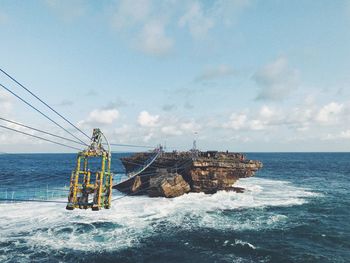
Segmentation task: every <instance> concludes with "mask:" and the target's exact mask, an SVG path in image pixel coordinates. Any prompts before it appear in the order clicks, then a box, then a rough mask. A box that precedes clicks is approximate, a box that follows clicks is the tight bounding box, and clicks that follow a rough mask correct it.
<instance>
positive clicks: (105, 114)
mask: <svg viewBox="0 0 350 263" xmlns="http://www.w3.org/2000/svg"><path fill="white" fill-rule="evenodd" d="M119 115H120V114H119V111H118V110H117V109H95V110H93V111H91V112H90V113H89V116H88V117H87V119H86V120H83V121H80V122H79V123H78V125H79V126H84V125H89V126H92V125H109V124H112V123H113V122H114V121H115V120H117V119H118V118H119Z"/></svg>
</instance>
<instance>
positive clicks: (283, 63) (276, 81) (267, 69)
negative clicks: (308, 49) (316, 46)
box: [253, 57, 299, 100]
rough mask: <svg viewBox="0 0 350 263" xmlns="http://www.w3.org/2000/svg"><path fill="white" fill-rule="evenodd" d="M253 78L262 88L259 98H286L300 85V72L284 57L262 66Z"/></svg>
mask: <svg viewBox="0 0 350 263" xmlns="http://www.w3.org/2000/svg"><path fill="white" fill-rule="evenodd" d="M253 79H254V80H255V82H256V83H257V84H258V86H259V88H260V90H259V94H258V96H257V99H259V100H281V99H284V98H286V97H288V95H289V94H290V93H291V92H292V91H293V90H295V89H297V88H298V86H299V72H298V71H297V70H296V69H292V68H290V67H289V65H288V61H287V59H286V58H284V57H279V58H277V59H276V60H275V61H273V62H271V63H269V64H267V65H265V66H264V67H262V68H261V69H260V70H258V71H257V72H256V73H255V74H254V76H253Z"/></svg>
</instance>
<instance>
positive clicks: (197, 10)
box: [179, 2, 214, 38]
mask: <svg viewBox="0 0 350 263" xmlns="http://www.w3.org/2000/svg"><path fill="white" fill-rule="evenodd" d="M179 26H180V27H186V26H187V27H188V28H189V31H190V32H191V34H192V36H193V37H194V38H201V37H204V36H205V35H206V34H207V33H208V31H209V30H210V29H211V28H212V27H213V26H214V20H213V19H212V18H211V17H209V15H208V14H205V13H204V11H203V9H202V6H201V5H200V3H199V2H194V3H192V4H191V5H190V7H189V8H188V10H187V12H186V13H185V14H184V15H183V16H182V17H181V18H180V19H179Z"/></svg>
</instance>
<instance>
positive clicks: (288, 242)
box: [0, 153, 350, 263]
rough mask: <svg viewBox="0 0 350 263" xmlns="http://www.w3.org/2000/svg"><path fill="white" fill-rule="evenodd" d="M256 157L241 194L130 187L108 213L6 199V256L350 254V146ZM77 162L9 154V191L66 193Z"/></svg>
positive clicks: (270, 258)
mask: <svg viewBox="0 0 350 263" xmlns="http://www.w3.org/2000/svg"><path fill="white" fill-rule="evenodd" d="M122 155H123V154H117V155H114V157H113V171H114V172H116V173H121V172H123V167H122V166H121V163H120V161H119V159H118V158H119V157H120V156H122ZM247 156H248V158H249V159H255V160H261V161H262V162H263V163H264V168H263V169H262V170H261V171H259V172H258V173H257V174H256V176H255V177H252V178H246V179H241V180H239V182H238V183H237V185H238V186H242V187H244V188H246V191H245V193H241V194H239V193H231V192H229V193H228V192H218V193H216V194H213V195H205V194H202V193H190V194H187V195H184V196H181V197H178V198H174V199H166V198H148V197H145V196H128V197H125V198H122V199H120V200H117V201H115V202H114V203H113V204H112V208H111V209H109V210H103V211H99V212H93V211H90V210H86V211H85V210H74V211H66V210H65V204H63V203H62V204H61V203H37V202H19V203H12V202H0V262H123V263H125V262H152V263H154V262H350V195H349V192H350V154H349V153H248V154H247ZM74 164H75V155H73V154H9V155H7V154H4V155H0V184H1V185H0V198H3V199H20V198H32V199H47V198H48V199H50V200H62V201H65V200H66V195H67V192H66V187H65V186H67V185H68V184H69V177H70V174H71V171H72V169H73V167H74ZM114 194H115V195H116V196H117V195H120V193H118V192H116V193H114Z"/></svg>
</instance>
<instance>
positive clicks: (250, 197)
mask: <svg viewBox="0 0 350 263" xmlns="http://www.w3.org/2000/svg"><path fill="white" fill-rule="evenodd" d="M237 186H240V187H244V188H245V189H246V191H245V192H244V193H234V192H225V191H221V192H218V193H216V194H213V195H206V194H203V193H189V194H186V195H183V196H181V197H178V198H174V199H166V198H148V197H145V196H133V197H131V196H130V197H125V198H122V199H120V200H118V201H116V202H115V203H113V205H112V208H111V209H109V210H102V211H99V212H93V211H91V210H74V211H66V210H65V205H64V204H52V203H16V204H13V203H7V204H0V215H1V216H0V231H1V236H0V261H1V262H10V261H12V260H14V258H11V257H16V260H17V261H28V260H29V258H28V255H30V254H31V253H33V251H36V253H38V251H39V253H40V251H42V252H43V253H48V251H54V252H52V253H64V252H62V251H64V250H78V251H90V252H91V251H116V250H122V249H124V248H128V247H137V246H138V245H139V244H140V242H141V239H144V238H147V237H149V236H152V235H153V234H154V233H155V232H156V231H159V228H160V227H163V228H164V227H165V228H174V229H176V228H180V227H181V229H182V230H184V229H188V230H191V229H194V228H197V229H198V228H205V229H215V230H218V229H219V230H220V229H221V230H226V229H230V230H236V231H240V230H247V229H252V230H256V229H264V228H275V227H279V226H280V225H281V224H284V223H285V222H286V221H287V220H288V217H287V216H286V215H282V214H276V213H271V212H268V211H266V212H263V213H261V210H263V209H264V208H267V207H275V206H277V207H281V206H295V205H302V204H304V203H306V202H308V199H309V198H311V197H316V196H318V194H316V193H314V192H312V191H310V190H309V189H305V188H300V187H295V186H293V185H291V184H290V183H288V182H285V181H276V180H268V179H261V178H248V179H241V180H240V181H239V182H238V183H237ZM232 211H233V212H234V213H232ZM245 211H249V216H247V213H246V212H245ZM254 211H257V212H256V213H254ZM237 212H239V213H237ZM225 242H226V241H225ZM225 242H224V244H223V245H224V246H229V245H232V246H233V245H235V246H238V245H239V246H244V247H248V248H249V249H255V246H254V244H251V243H247V242H245V241H242V240H237V239H235V240H233V241H232V240H231V241H227V242H226V243H225Z"/></svg>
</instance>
